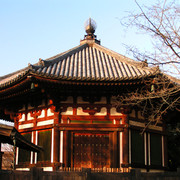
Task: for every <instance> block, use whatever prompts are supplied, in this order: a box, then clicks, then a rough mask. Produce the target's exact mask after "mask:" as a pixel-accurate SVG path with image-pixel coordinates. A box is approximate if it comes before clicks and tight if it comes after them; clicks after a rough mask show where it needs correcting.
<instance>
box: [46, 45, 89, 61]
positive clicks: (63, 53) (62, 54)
mask: <svg viewBox="0 0 180 180" xmlns="http://www.w3.org/2000/svg"><path fill="white" fill-rule="evenodd" d="M87 46H88V44H82V45H78V46H76V47H74V48H71V49H69V50H67V51H64V52H62V53H59V54H57V55H55V56H52V57H50V58H47V59H45V60H44V61H52V62H53V63H54V60H55V59H56V58H62V59H64V57H66V56H68V55H69V54H73V52H76V51H77V50H80V49H82V48H83V47H87Z"/></svg>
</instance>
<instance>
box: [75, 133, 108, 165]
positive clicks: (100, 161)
mask: <svg viewBox="0 0 180 180" xmlns="http://www.w3.org/2000/svg"><path fill="white" fill-rule="evenodd" d="M73 164H74V167H85V168H103V167H110V150H109V134H93V133H74V135H73Z"/></svg>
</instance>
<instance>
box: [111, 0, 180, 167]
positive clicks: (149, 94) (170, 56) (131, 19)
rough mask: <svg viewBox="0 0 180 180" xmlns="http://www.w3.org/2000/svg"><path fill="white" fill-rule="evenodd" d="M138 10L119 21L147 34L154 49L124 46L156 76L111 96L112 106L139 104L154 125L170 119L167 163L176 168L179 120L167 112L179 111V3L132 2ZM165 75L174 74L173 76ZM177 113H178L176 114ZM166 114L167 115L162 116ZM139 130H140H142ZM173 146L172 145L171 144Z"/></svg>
mask: <svg viewBox="0 0 180 180" xmlns="http://www.w3.org/2000/svg"><path fill="white" fill-rule="evenodd" d="M135 2H136V4H137V6H138V7H139V10H140V13H137V14H135V13H132V12H129V14H128V16H127V17H125V18H124V19H123V20H122V24H123V25H124V26H125V27H126V28H130V27H132V26H133V27H136V28H137V29H138V31H139V30H142V32H145V33H149V34H150V36H151V38H152V42H153V45H154V52H140V51H139V50H138V49H137V48H135V47H130V46H129V45H126V48H127V50H128V51H129V52H130V53H132V54H133V56H134V57H135V59H137V60H138V61H142V62H144V63H145V64H149V65H150V66H157V68H160V69H161V71H159V73H157V75H156V76H154V77H152V78H149V79H144V84H143V85H142V86H140V87H139V88H138V89H137V90H136V91H135V92H129V93H126V94H122V95H121V96H117V97H114V105H115V106H118V107H121V106H129V107H133V108H134V107H138V109H140V110H141V112H142V115H144V117H146V120H147V125H146V127H145V128H144V130H143V132H144V131H145V129H146V128H147V127H148V126H149V125H150V124H157V123H159V122H160V121H161V120H163V119H169V120H168V121H167V122H166V123H167V126H168V129H169V131H168V137H169V143H170V144H174V147H176V148H175V149H174V150H172V149H171V150H170V151H169V152H170V158H171V159H169V162H170V166H171V167H172V169H175V168H176V167H177V166H180V159H179V160H177V159H176V158H175V157H174V156H173V153H176V154H177V153H179V154H180V147H179V143H177V139H178V138H180V133H179V132H180V126H179V124H180V122H179V120H178V118H177V117H178V115H177V117H176V120H175V121H173V122H172V121H171V118H172V117H168V118H167V117H166V116H167V112H171V114H172V112H176V114H178V113H179V112H180V96H179V95H180V79H178V78H179V77H180V5H179V4H177V3H175V1H171V2H167V0H164V1H159V2H158V3H157V4H155V5H153V6H152V7H142V6H141V5H139V4H138V2H137V1H135ZM168 74H171V75H172V74H173V75H174V77H172V76H169V75H168ZM177 112H178V113H177ZM165 117H166V118H165ZM143 132H142V133H143ZM171 147H172V146H171Z"/></svg>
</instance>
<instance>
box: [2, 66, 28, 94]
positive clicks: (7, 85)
mask: <svg viewBox="0 0 180 180" xmlns="http://www.w3.org/2000/svg"><path fill="white" fill-rule="evenodd" d="M29 72H30V70H29V69H28V70H26V71H24V72H22V73H20V74H19V75H17V76H16V77H14V78H12V79H10V80H7V81H6V82H5V83H1V84H0V92H2V91H6V90H7V89H8V88H11V87H13V86H16V85H17V84H19V83H20V82H22V81H23V80H24V79H25V78H26V77H27V75H28V74H29Z"/></svg>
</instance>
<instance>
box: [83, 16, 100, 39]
mask: <svg viewBox="0 0 180 180" xmlns="http://www.w3.org/2000/svg"><path fill="white" fill-rule="evenodd" d="M84 26H85V30H86V33H87V35H85V39H96V35H94V33H95V30H96V27H97V25H96V22H95V21H94V20H93V19H91V18H89V19H88V20H87V21H86V22H85V24H84Z"/></svg>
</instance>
